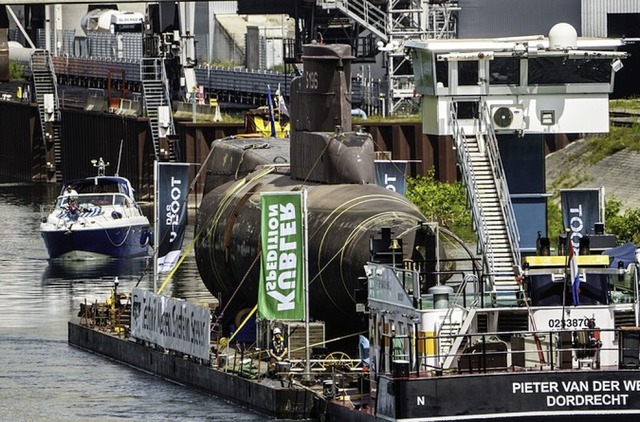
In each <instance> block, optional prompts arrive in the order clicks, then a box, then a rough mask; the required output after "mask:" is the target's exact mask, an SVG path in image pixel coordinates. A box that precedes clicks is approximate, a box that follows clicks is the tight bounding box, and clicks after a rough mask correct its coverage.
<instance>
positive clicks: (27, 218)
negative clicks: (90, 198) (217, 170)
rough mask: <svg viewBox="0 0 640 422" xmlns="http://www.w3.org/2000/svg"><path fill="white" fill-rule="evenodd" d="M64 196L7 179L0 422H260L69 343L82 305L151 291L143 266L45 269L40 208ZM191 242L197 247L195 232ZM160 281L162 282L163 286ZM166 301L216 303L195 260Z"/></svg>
mask: <svg viewBox="0 0 640 422" xmlns="http://www.w3.org/2000/svg"><path fill="white" fill-rule="evenodd" d="M57 192H58V187H56V186H50V185H35V184H26V183H3V182H2V181H1V180H0V216H2V224H0V245H1V249H0V269H1V271H2V282H1V283H2V288H1V289H0V315H1V319H0V420H3V421H4V420H7V421H9V420H10V421H86V420H99V421H104V420H125V419H126V420H128V419H137V420H181V421H203V420H210V421H228V420H237V421H261V420H264V417H261V416H258V415H256V414H254V413H251V412H249V411H247V410H244V409H242V408H240V407H239V406H238V405H235V404H231V403H228V402H225V401H223V400H219V399H216V398H213V397H211V396H208V395H204V394H201V393H199V392H196V391H193V390H191V389H188V388H185V387H182V386H178V385H175V384H172V383H169V382H166V381H164V380H161V379H158V378H156V377H153V376H151V375H149V374H145V373H142V372H140V371H136V370H133V369H131V368H129V367H126V366H123V365H119V364H116V363H114V362H112V361H110V360H108V359H104V358H101V357H98V356H95V355H93V354H91V353H88V352H86V351H82V350H78V349H75V348H73V347H70V346H69V345H68V344H67V322H68V321H69V319H70V318H72V317H75V315H77V313H78V311H79V307H80V303H83V302H85V301H86V302H92V301H95V300H100V301H103V300H105V299H106V298H107V296H108V295H109V291H110V289H111V288H112V286H113V279H114V277H116V276H117V277H118V279H119V287H118V288H119V290H120V291H121V292H124V291H130V290H131V289H132V288H133V287H134V286H136V285H138V286H140V287H143V288H149V289H150V288H152V287H153V279H152V278H151V277H150V276H149V275H144V269H145V266H146V259H145V258H134V259H124V260H117V259H112V260H103V261H100V260H96V261H66V262H64V261H62V262H60V261H51V262H50V261H48V260H47V251H46V249H45V246H44V242H43V241H42V239H41V238H40V234H39V224H40V206H41V205H47V204H50V203H51V202H52V201H53V200H54V199H55V197H56V194H57ZM187 235H188V236H190V237H189V238H187V239H185V243H186V244H188V243H189V242H191V240H192V236H193V230H192V229H191V230H189V231H188V232H187ZM160 282H162V279H161V280H160ZM165 293H166V294H169V295H172V296H175V297H182V298H195V297H198V298H199V297H207V296H210V294H209V293H208V291H207V290H206V288H205V287H204V285H203V283H202V282H201V281H200V278H199V276H198V272H197V268H196V264H195V258H194V257H193V253H191V254H190V255H189V256H187V258H186V259H185V261H184V263H183V265H182V266H181V267H180V268H179V269H178V270H177V271H176V273H175V275H174V277H173V279H172V281H171V282H170V283H169V286H168V288H167V289H166V291H165Z"/></svg>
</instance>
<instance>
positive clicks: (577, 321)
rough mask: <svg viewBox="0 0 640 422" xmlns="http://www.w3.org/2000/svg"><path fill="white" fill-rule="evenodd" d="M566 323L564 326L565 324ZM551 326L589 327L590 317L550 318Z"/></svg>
mask: <svg viewBox="0 0 640 422" xmlns="http://www.w3.org/2000/svg"><path fill="white" fill-rule="evenodd" d="M563 324H564V326H563ZM549 328H585V329H586V328H589V318H565V319H564V321H563V320H562V319H561V318H550V319H549Z"/></svg>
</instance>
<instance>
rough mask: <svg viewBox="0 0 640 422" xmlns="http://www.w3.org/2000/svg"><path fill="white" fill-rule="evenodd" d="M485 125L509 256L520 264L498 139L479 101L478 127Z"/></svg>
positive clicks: (517, 238) (484, 103)
mask: <svg viewBox="0 0 640 422" xmlns="http://www.w3.org/2000/svg"><path fill="white" fill-rule="evenodd" d="M482 127H485V128H486V129H487V130H486V131H482V132H485V133H486V135H487V138H488V139H487V141H488V142H487V143H486V146H487V155H488V157H489V160H490V161H491V169H492V171H493V173H494V180H495V182H496V190H497V192H498V200H499V201H500V207H501V209H502V213H503V215H504V217H505V228H506V231H507V236H508V237H509V245H510V249H511V256H512V258H513V262H514V263H515V265H517V266H520V263H521V257H520V232H519V230H518V225H517V223H516V216H515V212H514V211H513V204H512V203H511V196H510V194H509V186H508V185H507V177H506V174H505V172H504V167H503V166H502V160H501V159H500V153H499V152H498V139H497V138H496V133H495V130H494V128H493V124H492V123H491V115H490V113H489V107H488V106H487V103H486V102H485V101H484V100H482V101H480V128H481V129H482Z"/></svg>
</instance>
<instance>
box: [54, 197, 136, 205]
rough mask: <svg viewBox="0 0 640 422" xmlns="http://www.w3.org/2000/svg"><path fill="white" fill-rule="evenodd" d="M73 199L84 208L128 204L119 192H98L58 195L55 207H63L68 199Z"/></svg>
mask: <svg viewBox="0 0 640 422" xmlns="http://www.w3.org/2000/svg"><path fill="white" fill-rule="evenodd" d="M71 199H75V200H77V201H78V204H79V205H80V206H81V207H84V208H90V207H96V206H99V207H104V206H115V205H127V206H128V205H129V204H130V201H129V199H128V198H127V197H126V195H123V194H121V193H100V194H79V195H67V196H59V197H58V200H57V201H56V208H64V207H66V206H68V204H69V200H71Z"/></svg>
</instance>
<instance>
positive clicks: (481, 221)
mask: <svg viewBox="0 0 640 422" xmlns="http://www.w3.org/2000/svg"><path fill="white" fill-rule="evenodd" d="M449 113H450V118H451V126H452V130H453V140H454V142H455V144H456V155H457V161H458V165H460V166H461V167H462V171H461V173H462V177H463V179H464V183H465V185H466V187H467V189H466V191H467V202H468V203H469V208H471V213H472V214H473V221H474V224H475V225H476V232H477V235H478V243H479V244H480V250H482V252H483V254H482V257H483V261H484V264H485V268H489V269H491V270H492V269H493V268H494V262H495V257H494V253H493V245H491V243H490V242H489V228H488V227H487V223H486V219H485V217H484V212H483V210H482V208H481V207H480V206H479V205H478V202H477V200H476V199H477V198H478V197H479V196H480V191H479V190H478V184H477V183H476V175H475V171H474V169H473V167H472V166H470V165H469V161H470V160H469V157H470V153H469V146H468V144H467V139H466V135H465V133H464V129H462V128H461V127H460V124H459V123H458V117H457V115H458V112H457V104H456V103H455V102H451V105H450V110H449ZM490 277H491V281H492V282H493V279H494V278H493V274H491V275H490Z"/></svg>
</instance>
